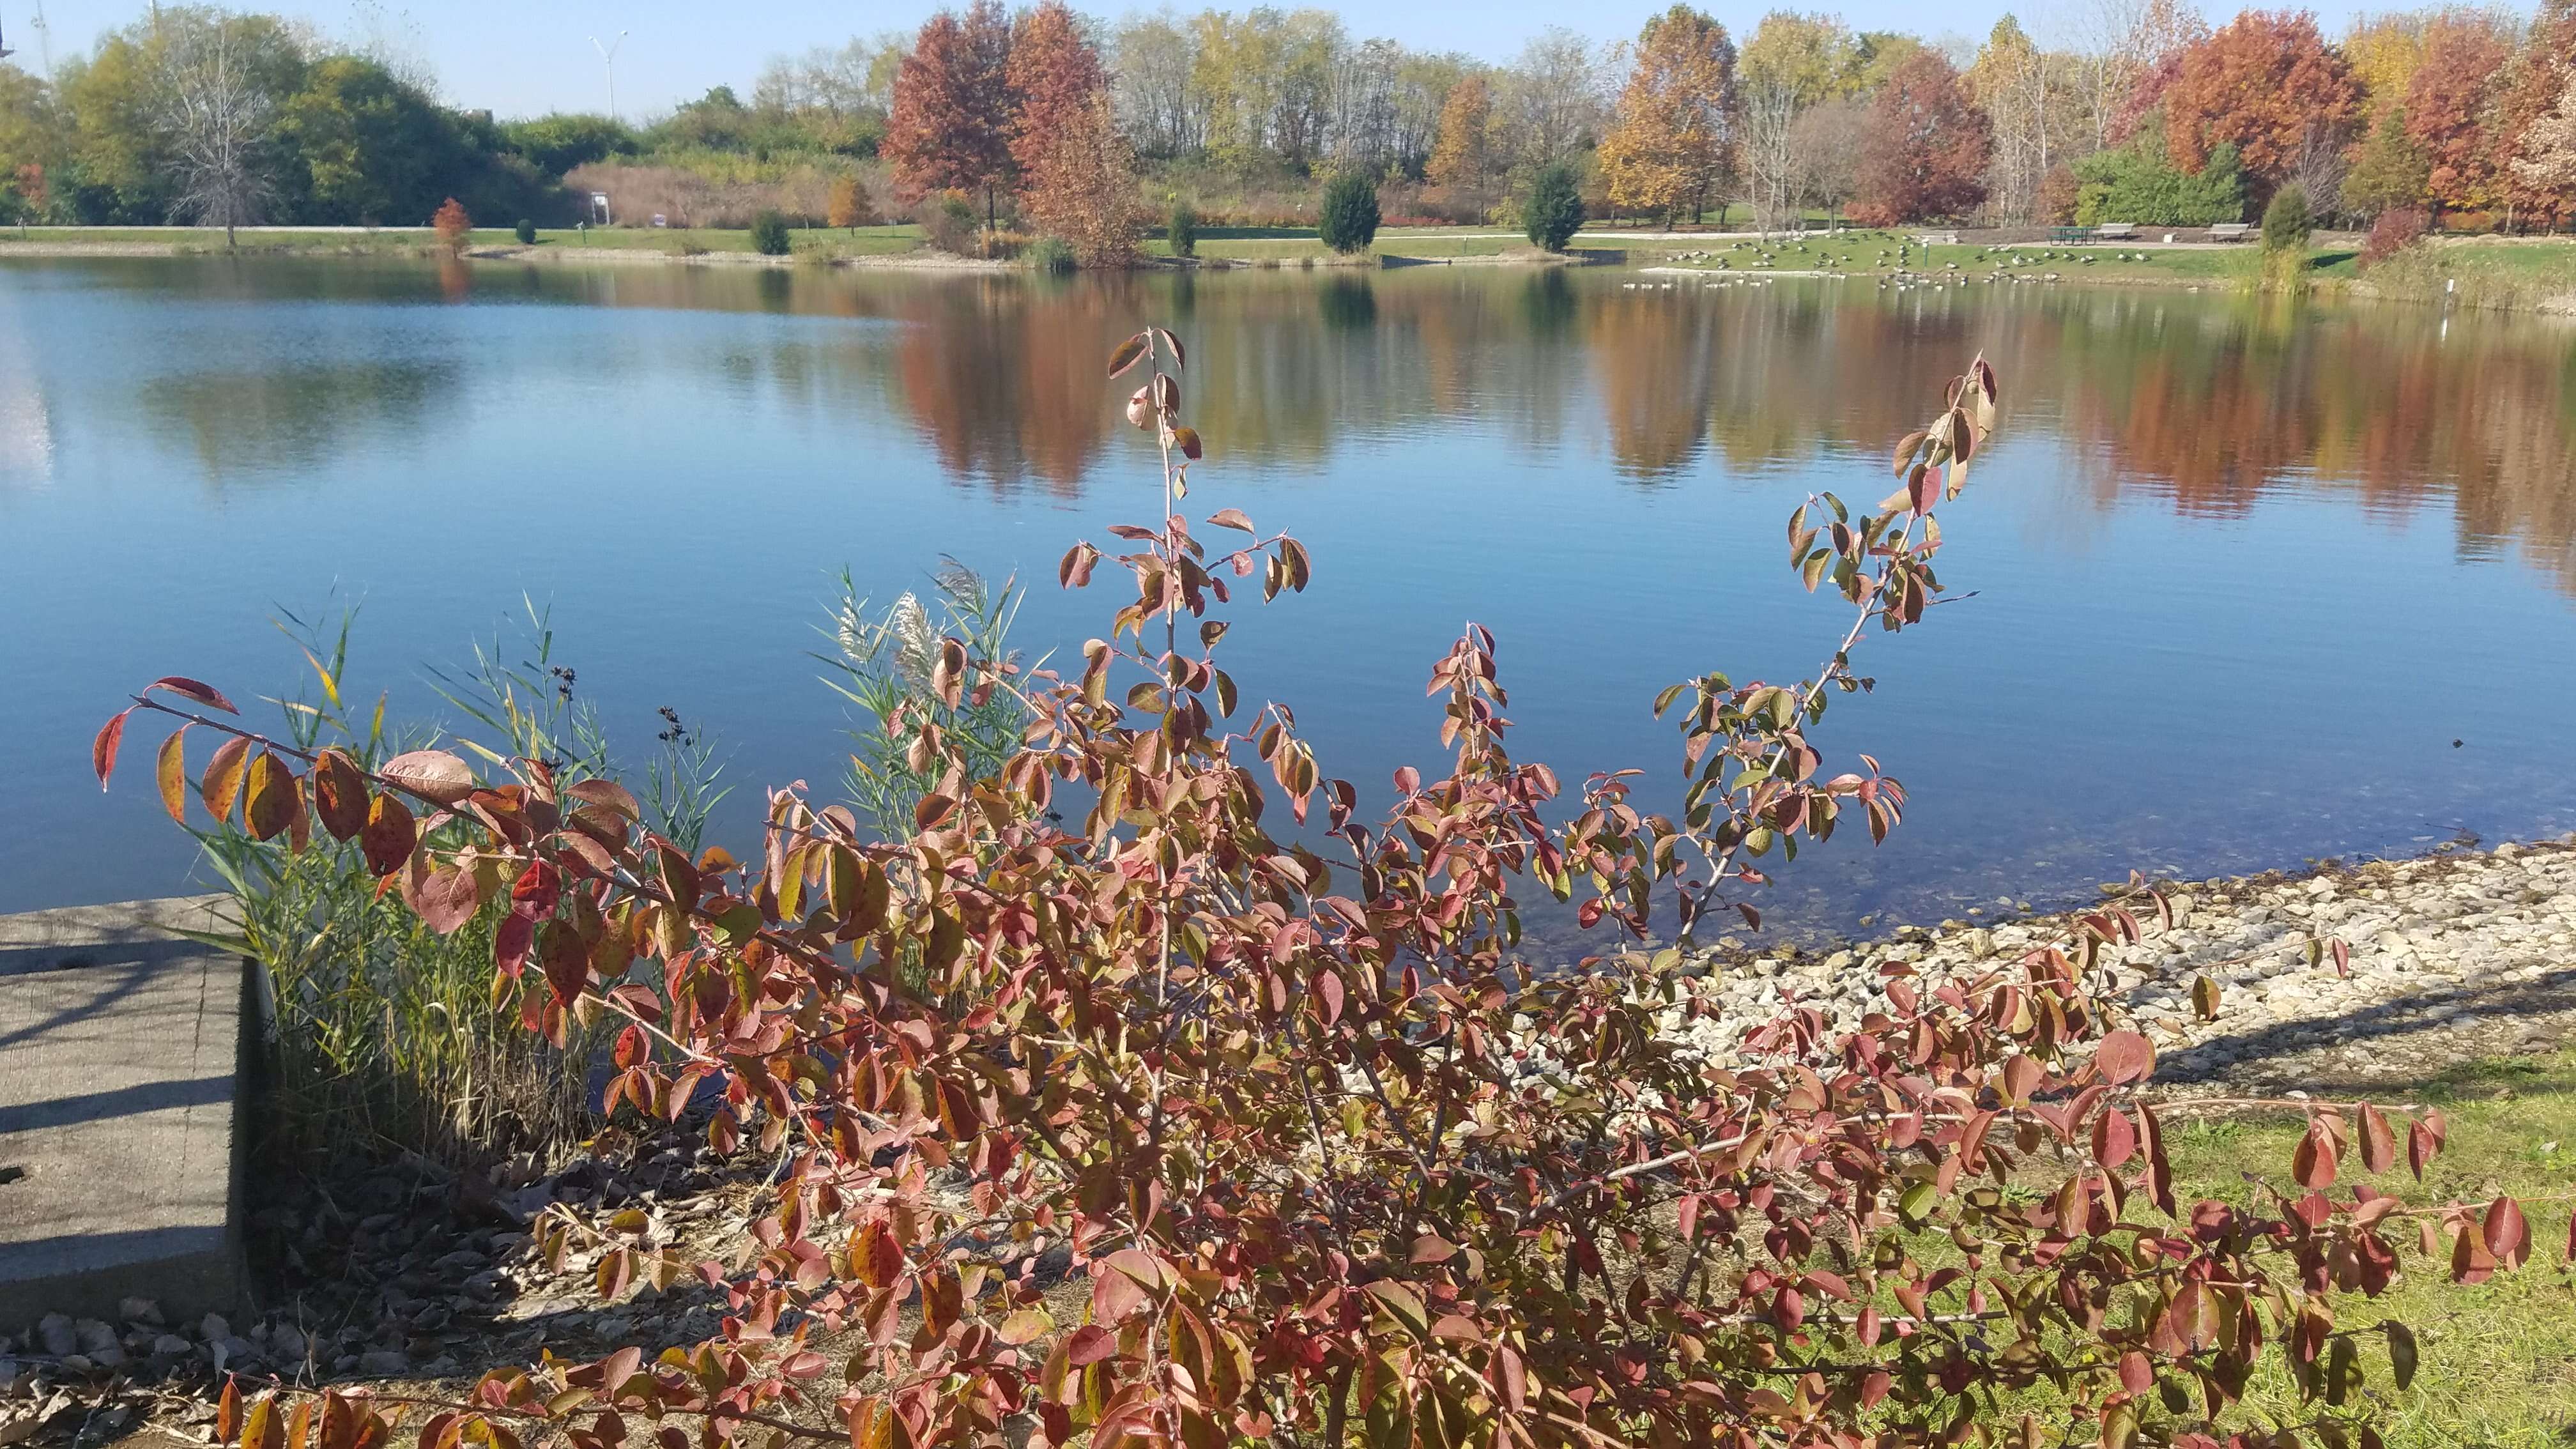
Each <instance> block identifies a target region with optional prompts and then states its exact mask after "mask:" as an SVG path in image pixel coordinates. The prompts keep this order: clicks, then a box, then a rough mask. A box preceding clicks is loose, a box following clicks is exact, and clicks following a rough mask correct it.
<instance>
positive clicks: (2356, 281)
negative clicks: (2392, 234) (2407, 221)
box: [2316, 237, 2576, 312]
mask: <svg viewBox="0 0 2576 1449" xmlns="http://www.w3.org/2000/svg"><path fill="white" fill-rule="evenodd" d="M2316 275H2317V276H2318V277H2319V278H2321V279H2324V280H2326V281H2328V282H2344V283H2347V284H2348V285H2349V286H2350V288H2351V289H2352V290H2353V291H2354V292H2356V293H2359V294H2361V295H2366V296H2377V297H2392V298H2397V299H2401V300H2407V301H2420V302H2433V301H2442V300H2445V299H2447V300H2449V301H2451V302H2453V303H2455V304H2457V305H2459V306H2463V307H2497V308H2506V309H2511V310H2527V309H2540V310H2547V311H2556V312H2576V239H2569V238H2564V237H2445V238H2441V239H2439V240H2435V241H2430V242H2425V243H2422V244H2420V245H2417V246H2413V247H2409V248H2407V249H2406V250H2405V251H2403V252H2400V253H2398V254H2397V255H2396V256H2393V257H2390V258H2389V259H2388V260H2386V261H2384V262H2380V263H2378V264H2377V265H2375V266H2371V267H2367V268H2365V267H2363V266H2362V265H2361V258H2360V257H2359V255H2357V254H2355V253H2352V252H2350V251H2345V252H2342V253H2339V254H2330V255H2326V256H2321V257H2320V258H2319V259H2318V262H2317V268H2316Z"/></svg>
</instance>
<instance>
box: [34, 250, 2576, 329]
mask: <svg viewBox="0 0 2576 1449" xmlns="http://www.w3.org/2000/svg"><path fill="white" fill-rule="evenodd" d="M443 254H444V251H443V249H442V248H439V247H436V246H433V245H429V244H425V243H391V244H387V243H382V242H374V243H353V244H332V243H282V244H279V245H274V246H263V245H259V244H257V243H252V244H249V245H246V246H241V247H236V248H224V247H220V246H210V245H204V244H200V243H195V242H168V241H73V242H66V241H24V242H20V241H11V240H7V239H5V238H0V260H5V259H7V258H10V257H26V258H37V259H44V260H78V259H82V258H89V257H115V258H124V257H144V258H153V257H169V258H178V257H192V258H194V257H274V258H294V259H341V260H355V259H386V258H390V259H398V260H410V261H429V260H436V259H437V258H438V257H440V256H441V255H443ZM1628 255H1629V254H1628V253H1626V252H1624V251H1616V250H1614V251H1611V252H1610V253H1609V254H1608V255H1592V254H1587V253H1586V252H1585V251H1583V250H1581V249H1577V250H1572V251H1568V252H1563V253H1555V254H1551V253H1547V252H1541V251H1537V250H1535V249H1530V250H1522V251H1509V252H1487V253H1476V254H1469V255H1461V256H1408V255H1404V254H1402V253H1397V252H1377V251H1372V252H1366V253H1359V254H1355V255H1351V256H1332V255H1324V256H1313V255H1300V256H1293V257H1194V258H1186V259H1184V258H1174V257H1165V256H1146V257H1141V258H1139V259H1138V260H1137V261H1136V262H1135V263H1134V264H1132V265H1130V266H1126V267H1110V268H1085V269H1083V270H1098V271H1123V272H1145V271H1174V272H1247V271H1275V272H1321V271H1335V272H1339V271H1349V270H1384V271H1396V270H1402V269H1406V268H1413V267H1603V268H1619V269H1624V270H1626V271H1629V272H1632V273H1633V274H1634V275H1636V276H1638V277H1640V278H1646V277H1652V278H1655V279H1656V280H1655V281H1654V282H1652V283H1645V282H1641V283H1639V284H1638V286H1639V287H1640V288H1641V289H1642V288H1644V287H1649V286H1651V287H1654V288H1656V289H1658V290H1662V289H1665V288H1668V287H1670V286H1672V285H1673V284H1674V283H1675V282H1676V281H1678V279H1681V278H1686V277H1698V278H1702V279H1704V281H1705V284H1706V285H1708V286H1711V287H1740V286H1759V285H1764V284H1767V283H1769V282H1772V281H1777V280H1781V279H1784V278H1785V279H1789V280H1794V281H1830V280H1840V281H1853V280H1868V281H1871V282H1874V283H1875V284H1877V289H1879V290H1885V289H1887V288H1888V287H1889V286H1890V285H1891V284H1892V285H1893V286H1894V287H1895V289H1896V290H1899V291H1915V290H1925V291H1967V290H1970V289H1973V288H1980V287H1996V286H2010V287H2023V286H2041V287H2077V288H2082V289H2085V290H2088V291H2119V290H2124V289H2146V290H2157V291H2181V292H2207V293H2223V294H2229V295H2249V296H2250V295H2280V296H2287V295H2290V294H2287V293H2265V292H2261V291H2260V289H2259V288H2257V287H2255V286H2254V285H2253V284H2252V281H2251V279H2250V278H2247V279H2240V278H2221V277H2210V276H2184V275H2156V274H2153V273H2148V274H2143V275H2142V274H2138V273H2124V274H2122V275H2119V276H2099V275H2088V274H2087V273H2086V272H2084V271H2083V270H2081V269H2068V270H2060V271H2045V272H2041V271H2028V270H2025V271H1999V272H1975V273H1970V272H1965V271H1959V272H1950V271H1942V272H1925V271H1918V270H1914V269H1911V268H1900V267H1884V268H1882V267H1867V268H1859V267H1856V268H1851V269H1847V270H1835V271H1826V270H1820V269H1814V268H1790V267H1765V268H1758V269H1757V268H1746V269H1743V270H1736V269H1733V268H1720V267H1708V266H1686V265H1673V264H1670V263H1663V262H1657V263H1652V264H1647V265H1636V264H1633V263H1631V262H1629V261H1628V260H1626V258H1627V256H1628ZM462 260H465V261H469V262H482V263H505V262H515V263H519V264H522V265H550V266H589V265H610V266H634V265H642V264H649V263H659V264H664V265H674V266H711V267H767V268H793V267H821V268H825V269H837V268H850V269H853V270H866V271H915V272H982V273H991V274H1008V273H1032V274H1033V273H1034V270H1035V269H1034V268H1031V267H1029V266H1027V265H1025V264H1023V263H1020V262H1018V261H1005V260H994V259H987V258H982V257H960V256H952V255H949V254H947V253H944V252H936V251H930V250H927V249H923V250H917V251H912V252H891V253H877V254H859V255H849V256H827V255H818V254H814V253H806V254H802V255H798V254H790V255H788V256H764V255H761V254H759V253H756V252H736V251H715V250H708V251H698V252H679V251H670V250H663V249H660V248H653V247H585V246H568V245H564V244H561V243H549V244H545V245H540V246H506V245H505V246H479V247H474V248H470V249H468V250H467V251H466V252H465V253H464V254H463V257H462ZM2305 295H2306V296H2307V297H2309V298H2316V299H2324V300H2331V301H2345V300H2358V301H2370V302H2389V303H2405V304H2413V305H2419V306H2449V307H2456V308H2459V309H2461V310H2464V311H2478V312H2494V313H2526V314H2531V315H2535V316H2544V317H2576V291H2568V292H2563V293H2552V294H2545V295H2532V294H2530V293H2527V292H2514V293H2510V294H2506V295H2497V294H2495V293H2493V292H2491V291H2489V290H2488V289H2486V288H2483V287H2477V286H2474V285H2473V286H2472V287H2470V288H2468V289H2466V290H2463V291H2460V292H2458V293H2446V292H2443V291H2439V290H2433V289H2430V288H2429V287H2426V286H2387V285H2383V284H2381V283H2378V282H2374V281H2372V280H2370V279H2369V278H2365V277H2341V276H2336V277H2322V278H2316V279H2313V280H2312V281H2311V282H2310V283H2309V285H2308V288H2307V291H2306V294H2305Z"/></svg>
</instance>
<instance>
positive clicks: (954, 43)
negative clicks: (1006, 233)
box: [877, 0, 1018, 226]
mask: <svg viewBox="0 0 2576 1449" xmlns="http://www.w3.org/2000/svg"><path fill="white" fill-rule="evenodd" d="M1017 110H1018V108H1017V107H1016V106H1015V105H1014V104H1013V97H1012V94H1011V23H1010V20H1009V18H1008V17H1007V16H1005V15H1004V14H1003V12H1002V7H1001V4H1000V0H975V3H974V5H973V6H972V7H971V8H970V9H968V10H967V12H966V15H965V17H964V18H963V19H962V20H961V19H960V18H959V17H958V16H957V15H956V14H955V13H954V12H951V11H946V10H943V11H941V12H939V13H938V14H937V15H934V16H932V17H930V19H929V20H928V21H926V22H924V23H923V25H922V27H921V34H920V35H919V36H918V37H917V38H916V39H915V40H914V42H913V47H912V53H911V54H910V55H907V56H905V57H904V60H903V69H902V70H901V71H900V72H899V73H898V74H897V75H896V77H895V83H894V109H893V112H892V114H890V115H888V116H887V118H886V129H885V139H884V140H883V141H881V142H879V143H878V147H877V154H878V155H880V156H882V157H884V158H885V160H886V162H887V164H888V165H890V166H891V167H893V169H894V189H895V196H896V198H897V199H898V200H900V201H902V202H904V203H905V204H906V205H909V204H911V203H913V202H917V201H919V200H920V199H921V198H922V197H924V196H927V195H929V194H930V193H932V192H934V191H948V190H957V191H981V192H983V193H984V221H985V224H986V225H987V226H990V225H991V224H992V222H993V217H994V195H995V193H996V192H997V191H999V190H1001V189H1002V188H1004V187H1007V186H1008V185H1009V184H1010V183H1011V181H1012V179H1013V177H1014V175H1015V167H1014V164H1013V161H1012V157H1011V134H1012V132H1011V123H1012V119H1013V117H1014V116H1015V115H1016V114H1017Z"/></svg>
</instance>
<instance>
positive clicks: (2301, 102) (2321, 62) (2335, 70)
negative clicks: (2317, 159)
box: [2164, 10, 2361, 190]
mask: <svg viewBox="0 0 2576 1449" xmlns="http://www.w3.org/2000/svg"><path fill="white" fill-rule="evenodd" d="M2164 107H2165V145H2166V148H2167V150H2168V151H2169V152H2170V154H2171V155H2172V157H2173V162H2174V164H2175V165H2177V166H2180V167H2181V168H2183V169H2184V170H2186V171H2191V172H2197V171H2199V170H2200V168H2201V167H2202V166H2203V165H2204V164H2206V163H2207V162H2208V160H2209V153H2210V152H2211V151H2213V150H2216V149H2217V148H2218V147H2219V145H2221V144H2222V143H2233V144H2234V145H2235V147H2236V153H2237V155H2238V157H2239V158H2240V159H2241V160H2242V162H2243V164H2244V167H2245V170H2246V172H2247V174H2248V175H2251V176H2253V177H2255V178H2256V179H2257V180H2258V181H2259V182H2260V183H2261V184H2262V185H2263V186H2264V188H2265V189H2266V190H2269V189H2270V188H2271V187H2272V186H2275V185H2278V184H2279V183H2280V182H2281V181H2282V180H2283V179H2284V178H2286V177H2288V176H2289V175H2290V174H2291V173H2292V171H2294V170H2295V169H2296V168H2297V166H2298V163H2299V157H2300V154H2301V151H2302V150H2303V148H2305V147H2306V146H2307V145H2308V144H2310V142H2311V140H2312V139H2313V137H2314V136H2315V134H2316V133H2317V132H2318V131H2320V130H2321V131H2323V132H2325V133H2326V134H2328V135H2330V136H2333V137H2334V138H2336V139H2337V141H2338V143H2340V140H2341V139H2342V138H2343V137H2345V136H2346V135H2348V134H2349V132H2350V130H2351V128H2352V125H2353V121H2354V118H2355V117H2356V116H2358V115H2359V114H2360V108H2361V86H2360V83H2359V82H2357V81H2355V80H2354V79H2353V75H2352V68H2351V66H2349V65H2347V64H2346V63H2345V62H2344V59H2343V57H2342V56H2341V55H2340V54H2338V53H2337V52H2336V51H2335V49H2334V47H2332V46H2330V45H2328V44H2326V40H2325V37H2324V36H2323V35H2320V34H2319V33H2318V32H2317V22H2316V17H2314V16H2313V15H2309V14H2306V13H2304V12H2302V13H2298V14H2292V13H2290V12H2287V11H2262V10H2249V11H2246V12H2245V13H2244V14H2242V15H2239V16H2237V17H2236V18H2235V19H2234V20H2231V21H2229V22H2228V23H2227V24H2226V25H2225V26H2223V27H2221V28H2220V29H2219V30H2218V31H2216V32H2215V33H2213V34H2212V35H2210V36H2209V37H2208V38H2207V39H2205V40H2202V41H2200V42H2199V43H2198V44H2195V45H2192V46H2190V47H2188V48H2186V49H2185V50H2184V51H2183V52H2182V53H2181V55H2180V57H2179V60H2178V63H2177V64H2176V66H2175V69H2174V75H2173V79H2172V81H2171V82H2170V83H2169V84H2168V85H2166V86H2165V88H2164Z"/></svg>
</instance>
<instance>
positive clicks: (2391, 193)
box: [2343, 106, 2433, 216]
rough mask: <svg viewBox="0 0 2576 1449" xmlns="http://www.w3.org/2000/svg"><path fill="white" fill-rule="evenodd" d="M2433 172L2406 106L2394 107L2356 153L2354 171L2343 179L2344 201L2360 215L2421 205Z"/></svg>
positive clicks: (2387, 111)
mask: <svg viewBox="0 0 2576 1449" xmlns="http://www.w3.org/2000/svg"><path fill="white" fill-rule="evenodd" d="M2432 174H2433V162H2432V158H2431V157H2429V156H2426V155H2425V154H2424V147H2423V145H2422V144H2421V143H2419V142H2418V141H2417V140H2416V139H2415V136H2414V133H2413V131H2412V130H2411V129H2409V128H2408V126H2407V124H2406V108H2405V107H2404V106H2390V107H2389V108H2388V109H2387V110H2385V111H2382V112H2381V113H2380V116H2379V124H2377V125H2375V126H2373V127H2371V128H2370V136H2369V138H2368V139H2366V140H2364V141H2363V142H2362V143H2361V145H2360V147H2359V148H2358V149H2357V150H2356V151H2355V152H2354V154H2353V158H2352V170H2351V171H2350V172H2348V173H2347V174H2346V175H2345V176H2344V179H2343V204H2344V206H2345V208H2346V209H2347V210H2350V211H2351V212H2352V213H2354V214H2355V215H2357V216H2377V215H2379V214H2380V213H2381V212H2383V211H2389V210H2392V209H2395V208H2398V207H2408V206H2420V205H2422V204H2423V202H2424V188H2425V186H2426V185H2427V183H2428V182H2429V181H2430V179H2431V177H2432Z"/></svg>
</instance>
